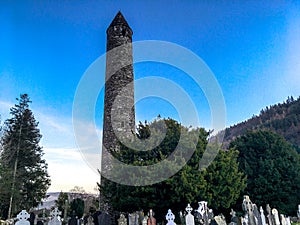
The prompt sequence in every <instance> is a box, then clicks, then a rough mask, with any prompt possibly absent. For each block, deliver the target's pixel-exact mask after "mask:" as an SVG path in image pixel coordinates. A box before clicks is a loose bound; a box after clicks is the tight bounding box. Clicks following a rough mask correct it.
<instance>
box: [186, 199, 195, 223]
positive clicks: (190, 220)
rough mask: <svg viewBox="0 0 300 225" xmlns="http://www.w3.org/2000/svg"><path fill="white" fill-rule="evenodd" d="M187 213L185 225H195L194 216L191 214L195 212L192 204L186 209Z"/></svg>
mask: <svg viewBox="0 0 300 225" xmlns="http://www.w3.org/2000/svg"><path fill="white" fill-rule="evenodd" d="M185 211H186V212H187V215H186V216H185V224H186V225H195V220H194V216H193V215H192V214H191V212H192V211H193V208H192V207H191V206H190V204H188V205H187V207H186V208H185Z"/></svg>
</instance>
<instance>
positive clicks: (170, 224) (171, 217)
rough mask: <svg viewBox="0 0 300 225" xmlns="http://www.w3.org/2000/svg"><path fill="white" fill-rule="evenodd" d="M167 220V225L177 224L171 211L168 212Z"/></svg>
mask: <svg viewBox="0 0 300 225" xmlns="http://www.w3.org/2000/svg"><path fill="white" fill-rule="evenodd" d="M166 220H167V221H168V223H167V224H166V225H176V223H175V222H174V220H175V216H174V214H173V213H172V211H171V209H169V210H168V213H167V215H166Z"/></svg>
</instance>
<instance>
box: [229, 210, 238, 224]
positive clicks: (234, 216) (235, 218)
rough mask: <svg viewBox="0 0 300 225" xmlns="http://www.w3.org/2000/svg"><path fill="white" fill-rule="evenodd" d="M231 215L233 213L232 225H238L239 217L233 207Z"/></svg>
mask: <svg viewBox="0 0 300 225" xmlns="http://www.w3.org/2000/svg"><path fill="white" fill-rule="evenodd" d="M230 215H231V225H237V224H238V223H239V218H238V217H237V216H236V212H235V211H234V210H233V209H231V211H230Z"/></svg>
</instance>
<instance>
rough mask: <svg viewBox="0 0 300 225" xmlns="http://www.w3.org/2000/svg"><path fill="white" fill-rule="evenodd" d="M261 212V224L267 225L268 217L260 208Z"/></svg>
mask: <svg viewBox="0 0 300 225" xmlns="http://www.w3.org/2000/svg"><path fill="white" fill-rule="evenodd" d="M259 211H260V218H261V223H262V225H266V217H265V214H264V210H263V208H262V207H260V208H259Z"/></svg>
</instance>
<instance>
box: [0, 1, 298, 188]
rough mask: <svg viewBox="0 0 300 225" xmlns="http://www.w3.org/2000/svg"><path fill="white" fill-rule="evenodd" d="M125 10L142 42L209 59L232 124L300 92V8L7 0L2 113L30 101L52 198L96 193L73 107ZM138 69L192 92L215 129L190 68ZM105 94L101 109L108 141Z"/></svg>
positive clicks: (160, 107)
mask: <svg viewBox="0 0 300 225" xmlns="http://www.w3.org/2000/svg"><path fill="white" fill-rule="evenodd" d="M119 10H121V11H122V13H123V15H124V16H125V18H126V20H127V21H128V23H129V25H130V26H131V28H132V30H133V40H134V41H142V40H163V41H168V42H172V43H175V44H178V45H180V46H183V47H185V48H187V49H189V50H191V51H192V52H194V53H195V54H197V55H198V56H199V57H201V58H202V59H203V60H204V62H205V63H206V64H207V66H208V67H209V68H210V69H211V71H212V72H213V74H214V75H215V77H216V79H217V81H218V82H219V85H220V87H221V90H222V93H223V96H224V99H225V105H226V125H227V126H230V125H233V124H235V123H238V122H241V121H243V120H246V119H248V118H250V117H251V116H252V115H253V114H258V113H259V111H260V110H261V109H262V108H264V107H266V106H268V105H271V104H276V103H278V102H282V101H284V100H285V99H286V98H287V96H290V95H293V96H294V97H298V96H299V95H300V4H299V3H297V2H296V1H295V2H293V1H268V2H265V1H264V2H259V1H160V2H158V1H77V0H75V1H1V3H0V27H1V31H0V32H1V33H0V52H1V54H0V90H1V91H0V115H1V117H2V121H3V120H4V119H6V118H7V117H8V116H9V115H8V112H9V108H10V107H11V106H12V105H13V104H14V103H15V98H16V97H18V96H19V94H20V93H28V94H29V96H30V97H31V99H32V101H33V104H32V110H33V112H34V114H35V116H36V118H37V120H38V121H39V122H40V128H41V133H42V134H43V140H42V145H43V146H44V151H45V158H46V160H47V162H48V164H49V172H50V175H51V177H52V183H53V185H52V186H51V188H50V190H51V191H54V190H56V191H60V190H64V191H67V190H69V189H71V188H72V187H73V186H75V185H78V186H83V187H85V189H87V190H89V191H92V189H93V188H94V186H95V182H96V181H97V179H98V177H97V174H95V173H93V172H92V171H91V170H90V168H89V167H88V166H87V165H86V164H85V163H84V160H83V159H82V158H81V155H80V152H78V151H77V146H76V142H75V140H74V134H73V127H72V104H73V99H74V95H75V92H76V88H77V85H78V83H79V81H80V79H81V78H82V76H83V74H84V72H85V71H86V69H87V68H88V67H89V66H90V65H91V63H93V61H95V60H96V59H97V58H98V57H99V56H101V55H103V54H104V53H105V49H106V28H107V27H108V26H109V24H110V22H111V21H112V19H113V18H114V16H115V14H116V13H117V12H118V11H119ZM134 69H135V78H136V79H139V78H142V77H147V76H155V75H159V76H161V77H165V78H167V79H170V80H172V81H174V82H176V83H177V84H179V85H180V86H181V87H182V88H184V89H185V90H187V92H188V93H189V95H190V96H191V99H192V100H193V101H194V102H195V104H196V107H197V110H198V112H199V114H200V124H201V125H203V126H204V127H206V128H207V129H210V128H211V125H210V119H211V118H210V109H209V105H208V102H207V99H206V98H205V96H204V94H203V92H202V91H201V90H199V89H197V88H196V87H195V84H193V82H192V81H191V80H190V79H189V78H188V77H187V76H183V73H182V71H179V70H177V69H176V68H172V67H170V66H167V65H163V64H160V63H144V64H137V65H135V68H134ZM99 79H104V77H103V74H99ZM174 94H175V93H174ZM102 97H103V95H100V98H99V101H98V104H97V109H96V110H97V112H99V114H98V113H97V118H96V122H97V129H98V132H99V134H100V135H101V129H102V110H103V106H102V101H103V99H102ZM136 113H137V119H138V120H144V119H147V120H151V119H153V118H154V117H155V116H156V115H158V114H161V115H162V116H164V117H168V116H170V117H175V118H177V114H176V110H175V109H174V107H173V106H172V105H171V104H168V103H167V102H165V101H162V100H160V99H157V98H147V99H144V100H143V101H141V102H139V103H137V105H136ZM87 174H89V176H87Z"/></svg>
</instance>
